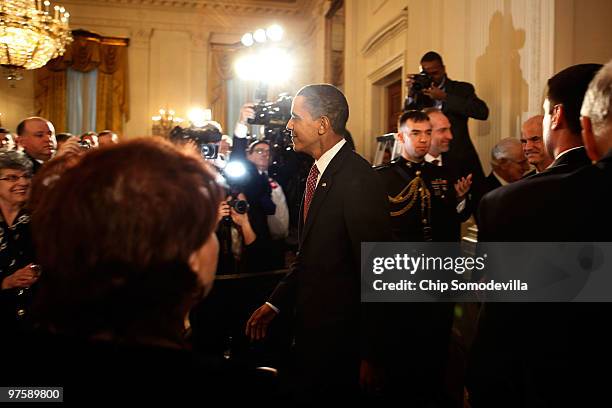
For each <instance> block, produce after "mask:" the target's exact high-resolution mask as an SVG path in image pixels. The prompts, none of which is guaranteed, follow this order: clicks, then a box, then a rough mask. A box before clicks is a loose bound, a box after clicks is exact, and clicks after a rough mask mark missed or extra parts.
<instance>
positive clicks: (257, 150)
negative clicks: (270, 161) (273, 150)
mask: <svg viewBox="0 0 612 408" xmlns="http://www.w3.org/2000/svg"><path fill="white" fill-rule="evenodd" d="M253 153H257V154H266V155H270V151H269V150H267V149H255V150H253Z"/></svg>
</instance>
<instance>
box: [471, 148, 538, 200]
mask: <svg viewBox="0 0 612 408" xmlns="http://www.w3.org/2000/svg"><path fill="white" fill-rule="evenodd" d="M491 168H492V171H491V173H490V174H489V175H488V176H487V178H486V179H485V182H484V187H483V188H482V195H485V194H486V193H488V192H489V191H493V190H495V189H496V188H498V187H501V186H505V185H507V184H510V183H514V182H515V181H518V180H520V179H521V178H522V177H523V175H524V174H525V172H526V171H527V170H529V164H528V163H527V159H526V158H525V155H524V154H523V148H522V146H521V142H519V141H518V140H517V139H515V138H513V137H506V138H504V139H501V140H500V141H499V142H497V144H496V145H495V146H493V149H491Z"/></svg>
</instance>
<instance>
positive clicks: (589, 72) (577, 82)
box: [546, 64, 602, 135]
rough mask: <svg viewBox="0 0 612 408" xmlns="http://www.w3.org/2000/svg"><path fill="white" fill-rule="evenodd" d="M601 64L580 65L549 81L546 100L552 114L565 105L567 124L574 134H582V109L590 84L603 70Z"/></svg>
mask: <svg viewBox="0 0 612 408" xmlns="http://www.w3.org/2000/svg"><path fill="white" fill-rule="evenodd" d="M601 67H602V65H601V64H578V65H573V66H571V67H569V68H565V69H564V70H563V71H561V72H559V73H557V74H555V76H553V77H552V78H550V79H549V80H548V89H547V91H546V98H547V99H548V100H549V102H550V110H551V111H550V112H547V113H552V109H553V107H554V106H555V105H559V104H561V105H563V108H564V109H565V118H566V120H567V124H568V126H569V128H570V130H571V131H572V133H574V134H578V135H579V134H580V133H581V131H582V127H581V126H580V107H581V106H582V101H583V100H584V94H585V93H586V91H587V88H588V87H589V83H590V82H591V80H592V79H593V77H595V74H596V73H597V71H599V70H600V69H601Z"/></svg>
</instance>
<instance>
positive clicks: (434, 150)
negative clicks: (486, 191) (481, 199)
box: [424, 108, 476, 241]
mask: <svg viewBox="0 0 612 408" xmlns="http://www.w3.org/2000/svg"><path fill="white" fill-rule="evenodd" d="M424 112H425V113H426V114H427V116H428V117H429V122H430V123H431V146H430V147H429V152H427V154H426V155H425V161H427V162H428V163H431V164H433V165H435V166H438V167H442V168H443V169H444V172H445V173H446V175H447V176H448V178H449V180H450V181H451V183H453V184H454V186H455V190H456V193H457V202H458V204H457V206H456V210H457V213H458V214H459V217H458V219H457V220H456V222H458V223H459V224H458V225H457V229H458V231H459V236H457V241H458V240H459V239H460V238H461V237H460V223H461V222H464V221H467V219H468V218H470V216H471V215H472V213H473V212H474V211H475V208H474V203H475V198H476V196H475V195H474V194H473V192H472V191H471V187H472V173H471V172H470V171H471V169H470V168H469V167H468V166H466V163H463V162H461V161H457V160H456V159H453V158H452V157H451V156H450V155H449V150H450V144H451V141H452V140H453V133H452V131H451V124H450V121H449V120H448V118H447V117H446V115H445V114H444V113H442V111H441V110H440V109H437V108H427V109H425V110H424Z"/></svg>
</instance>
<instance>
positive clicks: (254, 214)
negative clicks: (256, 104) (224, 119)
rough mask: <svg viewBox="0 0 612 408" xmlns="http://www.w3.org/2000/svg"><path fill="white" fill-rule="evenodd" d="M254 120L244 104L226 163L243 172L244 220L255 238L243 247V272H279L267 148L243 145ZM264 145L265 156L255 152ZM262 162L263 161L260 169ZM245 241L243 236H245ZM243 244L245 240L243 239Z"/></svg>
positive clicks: (249, 107) (279, 250)
mask: <svg viewBox="0 0 612 408" xmlns="http://www.w3.org/2000/svg"><path fill="white" fill-rule="evenodd" d="M254 117H255V110H254V109H253V104H252V103H247V104H244V105H243V106H242V108H241V109H240V117H239V119H238V122H237V123H236V127H235V130H234V139H233V149H232V155H231V158H230V161H240V162H241V163H242V164H243V165H244V167H245V170H246V175H245V177H243V182H241V183H240V185H239V189H240V191H241V192H243V193H244V195H245V197H246V199H247V201H248V202H249V211H248V220H249V222H250V224H251V225H252V227H253V231H254V232H255V235H256V237H257V239H256V240H255V242H253V243H252V244H251V245H247V248H246V250H247V251H246V252H247V264H248V265H247V272H261V271H266V270H272V269H279V268H282V267H283V266H284V257H283V256H282V248H280V247H279V245H277V243H275V242H273V239H272V236H271V233H270V228H269V225H268V217H269V216H272V215H274V214H275V213H276V204H275V203H274V201H272V186H271V183H270V180H269V177H268V174H267V165H268V164H269V158H270V150H269V149H270V146H269V145H268V144H267V143H265V142H262V141H256V142H254V143H252V144H251V146H247V143H248V140H249V139H248V138H247V132H248V127H247V124H248V120H249V119H253V118H254ZM261 143H264V144H265V146H266V147H267V148H268V154H267V155H266V157H265V158H264V157H256V156H260V154H259V153H255V152H254V150H255V148H256V146H261ZM247 153H248V154H247ZM262 161H265V162H266V163H265V164H266V165H265V166H264V165H263V163H262ZM245 238H246V237H245ZM245 241H246V239H245Z"/></svg>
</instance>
